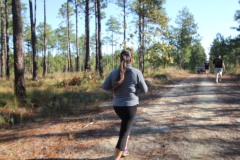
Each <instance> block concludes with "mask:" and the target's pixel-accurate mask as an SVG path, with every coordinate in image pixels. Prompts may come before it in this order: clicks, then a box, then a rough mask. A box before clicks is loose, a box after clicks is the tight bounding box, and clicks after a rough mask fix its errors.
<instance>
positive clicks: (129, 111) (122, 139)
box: [114, 106, 137, 156]
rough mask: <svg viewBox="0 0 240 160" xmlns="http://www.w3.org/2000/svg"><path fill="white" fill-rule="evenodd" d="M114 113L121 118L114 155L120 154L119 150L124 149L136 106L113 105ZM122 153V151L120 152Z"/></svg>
mask: <svg viewBox="0 0 240 160" xmlns="http://www.w3.org/2000/svg"><path fill="white" fill-rule="evenodd" d="M114 110H115V112H116V114H117V115H118V116H119V118H120V119H121V120H122V122H121V127H120V133H119V139H118V143H117V146H116V152H115V156H117V155H118V154H120V151H124V150H125V147H126V144H127V141H128V137H129V134H130V130H131V127H132V124H133V121H134V118H135V115H136V112H137V106H127V107H114ZM121 154H122V153H121Z"/></svg>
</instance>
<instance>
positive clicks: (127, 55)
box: [113, 50, 132, 92]
mask: <svg viewBox="0 0 240 160" xmlns="http://www.w3.org/2000/svg"><path fill="white" fill-rule="evenodd" d="M131 57H132V54H131V52H130V51H129V50H123V51H122V52H121V54H120V66H119V74H118V78H117V81H116V82H115V83H114V85H113V91H114V92H115V91H116V90H117V88H118V87H119V86H120V85H121V84H122V82H123V80H124V78H125V72H126V69H127V64H129V63H130V62H131Z"/></svg>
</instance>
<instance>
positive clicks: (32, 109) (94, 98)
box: [0, 67, 188, 127]
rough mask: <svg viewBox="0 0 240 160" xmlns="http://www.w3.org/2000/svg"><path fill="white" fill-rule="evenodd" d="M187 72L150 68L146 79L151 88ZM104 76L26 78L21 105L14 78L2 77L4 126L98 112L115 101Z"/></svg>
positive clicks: (0, 101)
mask: <svg viewBox="0 0 240 160" xmlns="http://www.w3.org/2000/svg"><path fill="white" fill-rule="evenodd" d="M108 73H109V71H106V73H105V77H106V75H107V74H108ZM186 74H188V72H187V71H185V70H182V69H180V68H176V67H167V68H158V69H148V70H146V74H145V78H146V81H147V83H148V86H149V88H151V89H157V87H156V86H158V85H159V84H164V83H168V82H170V81H173V80H176V79H177V78H178V77H179V76H184V75H186ZM103 80H104V79H100V78H99V76H98V75H96V74H95V73H85V74H84V73H55V74H52V75H50V74H49V75H48V76H47V77H46V78H42V79H38V80H37V81H33V80H32V79H31V78H30V76H28V75H27V77H26V87H27V103H26V104H25V106H21V105H20V104H18V102H17V100H16V99H15V96H14V91H13V90H14V87H13V85H14V84H13V80H10V81H6V80H3V79H1V86H0V110H1V112H0V113H1V115H0V125H1V127H10V126H13V125H21V124H22V125H23V124H24V123H26V122H29V121H35V120H36V119H49V118H51V119H52V118H59V117H62V116H69V115H78V114H79V113H81V112H83V113H85V112H98V111H99V110H101V107H99V105H100V104H101V103H102V102H105V101H111V99H112V95H111V93H109V92H106V91H103V90H102V89H101V84H102V83H103Z"/></svg>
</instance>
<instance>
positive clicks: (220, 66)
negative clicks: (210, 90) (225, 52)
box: [213, 55, 225, 83]
mask: <svg viewBox="0 0 240 160" xmlns="http://www.w3.org/2000/svg"><path fill="white" fill-rule="evenodd" d="M213 64H214V67H215V69H214V73H215V78H216V83H218V82H221V81H222V73H223V70H225V65H224V62H223V60H222V59H221V56H220V55H219V56H218V57H217V58H215V59H214V60H213Z"/></svg>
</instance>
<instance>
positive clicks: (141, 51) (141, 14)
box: [138, 0, 145, 73]
mask: <svg viewBox="0 0 240 160" xmlns="http://www.w3.org/2000/svg"><path fill="white" fill-rule="evenodd" d="M138 2H139V14H138V17H139V24H138V25H139V44H140V46H139V69H140V70H141V71H142V73H144V19H145V18H144V3H143V2H142V0H139V1H138Z"/></svg>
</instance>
